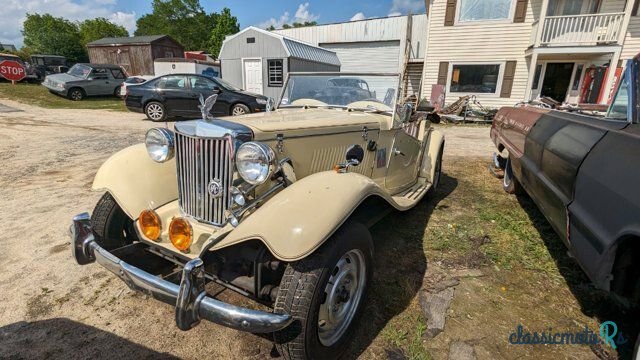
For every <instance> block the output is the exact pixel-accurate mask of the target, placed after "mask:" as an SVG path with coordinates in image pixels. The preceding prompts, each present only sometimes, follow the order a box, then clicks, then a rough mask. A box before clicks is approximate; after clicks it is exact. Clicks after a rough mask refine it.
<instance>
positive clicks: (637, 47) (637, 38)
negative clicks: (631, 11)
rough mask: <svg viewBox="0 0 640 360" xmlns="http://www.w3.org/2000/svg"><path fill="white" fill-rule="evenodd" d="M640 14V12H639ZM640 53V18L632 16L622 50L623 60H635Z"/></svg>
mask: <svg viewBox="0 0 640 360" xmlns="http://www.w3.org/2000/svg"><path fill="white" fill-rule="evenodd" d="M639 12H640V11H639ZM639 52H640V16H632V17H631V20H630V21H629V30H628V31H627V36H626V38H625V40H624V47H623V48H622V57H621V59H622V60H625V61H626V60H629V59H633V57H634V56H636V55H638V53H639Z"/></svg>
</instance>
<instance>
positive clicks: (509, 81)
mask: <svg viewBox="0 0 640 360" xmlns="http://www.w3.org/2000/svg"><path fill="white" fill-rule="evenodd" d="M515 75H516V62H515V61H507V64H506V66H505V67H504V77H503V78H502V89H501V90H500V97H502V98H508V97H511V89H512V88H513V78H514V77H515Z"/></svg>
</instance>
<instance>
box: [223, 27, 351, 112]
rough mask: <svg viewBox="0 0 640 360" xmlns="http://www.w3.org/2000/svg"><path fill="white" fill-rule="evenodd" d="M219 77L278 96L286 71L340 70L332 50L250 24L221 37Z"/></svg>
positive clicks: (242, 86)
mask: <svg viewBox="0 0 640 360" xmlns="http://www.w3.org/2000/svg"><path fill="white" fill-rule="evenodd" d="M220 62H221V63H222V78H223V79H224V80H226V81H228V82H230V83H231V84H233V85H235V86H237V87H239V88H242V89H245V90H247V91H250V92H253V93H257V94H262V95H266V96H269V97H271V98H273V99H276V100H278V99H279V97H280V94H281V92H282V87H283V86H284V81H285V79H286V78H287V74H288V73H289V72H339V71H340V60H338V56H337V55H336V53H335V52H333V51H331V50H327V49H323V48H320V47H317V46H313V45H311V44H307V43H304V42H302V41H299V40H294V39H291V38H288V37H285V36H282V35H278V34H274V33H272V32H269V31H265V30H262V29H258V28H256V27H253V26H250V27H248V28H246V29H244V30H242V31H240V32H239V33H237V34H235V35H232V36H229V37H227V38H226V39H225V40H224V43H223V44H222V48H221V49H220Z"/></svg>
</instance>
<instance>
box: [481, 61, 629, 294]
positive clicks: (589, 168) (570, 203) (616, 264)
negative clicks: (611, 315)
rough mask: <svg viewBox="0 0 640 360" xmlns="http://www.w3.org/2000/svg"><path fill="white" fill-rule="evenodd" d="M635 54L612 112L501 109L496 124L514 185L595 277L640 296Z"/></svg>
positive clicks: (507, 180)
mask: <svg viewBox="0 0 640 360" xmlns="http://www.w3.org/2000/svg"><path fill="white" fill-rule="evenodd" d="M639 61H640V60H639V58H638V57H636V58H635V59H633V60H630V61H629V63H628V65H627V67H626V69H625V72H624V75H623V77H622V79H621V80H620V85H619V87H618V90H617V93H616V95H615V97H614V99H613V102H612V104H611V106H610V107H609V111H608V113H607V116H606V117H604V118H596V117H590V116H584V115H579V114H573V113H568V112H561V111H555V110H547V109H540V108H533V107H516V108H503V109H501V110H500V111H499V112H498V113H497V115H496V117H495V119H494V121H493V126H492V128H491V138H492V140H493V141H494V143H495V145H496V146H497V148H498V151H500V152H504V153H505V154H506V155H505V156H504V157H503V156H500V155H498V156H496V157H495V164H496V166H498V167H501V168H503V169H504V178H503V187H504V189H505V191H507V192H509V193H518V192H522V191H526V193H527V194H529V196H531V198H532V199H533V201H534V202H535V203H536V204H537V205H538V207H539V208H540V210H541V212H542V213H543V214H544V216H545V217H546V218H547V220H548V221H549V223H550V224H551V226H552V227H553V229H554V230H555V231H556V233H557V234H558V236H560V238H561V239H562V241H563V242H564V243H565V245H567V246H568V248H569V252H570V253H571V255H572V256H573V257H574V258H575V259H576V260H577V261H578V263H579V264H580V265H581V266H582V268H583V269H584V271H585V272H586V273H587V275H588V276H589V278H590V279H591V280H592V281H593V282H594V283H595V285H596V286H597V287H599V288H601V289H604V290H607V291H612V292H614V293H615V294H617V295H620V296H621V297H624V298H627V299H630V300H631V301H632V302H635V303H640V266H638V258H640V217H638V214H640V191H638V184H640V171H639V170H638V167H637V166H635V163H636V159H637V156H638V154H640V111H639V110H638V109H639V107H638V106H639V105H640V104H639V103H638V99H639V98H640V86H639V85H638V79H639V78H640V76H639V69H640V62H639Z"/></svg>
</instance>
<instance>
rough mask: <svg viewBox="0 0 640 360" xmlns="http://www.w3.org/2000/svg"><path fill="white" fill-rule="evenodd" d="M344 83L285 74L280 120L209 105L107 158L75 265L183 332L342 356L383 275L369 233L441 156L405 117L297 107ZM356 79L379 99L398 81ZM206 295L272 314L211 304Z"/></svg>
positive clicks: (362, 105) (401, 109)
mask: <svg viewBox="0 0 640 360" xmlns="http://www.w3.org/2000/svg"><path fill="white" fill-rule="evenodd" d="M339 76H343V75H341V74H325V73H320V74H306V73H305V74H290V76H289V78H288V81H286V83H285V90H284V91H285V93H287V94H288V95H287V96H288V99H289V101H288V102H287V103H286V104H280V106H279V107H278V109H276V110H274V111H272V112H269V113H259V114H250V115H244V116H238V117H233V118H227V119H226V120H222V119H216V118H214V117H213V116H211V115H210V111H209V109H207V108H206V105H205V106H203V119H202V120H194V121H187V122H178V123H175V127H174V130H173V131H172V130H169V129H167V128H155V129H151V130H149V131H148V132H147V135H146V139H145V143H144V144H139V145H134V146H132V147H129V148H126V149H124V150H122V151H120V152H119V153H117V154H115V155H113V157H111V158H110V159H109V160H107V162H106V163H104V164H103V165H102V167H101V168H100V169H99V170H98V173H97V174H96V178H95V180H94V183H93V189H94V190H96V191H101V192H104V195H103V197H102V199H101V200H100V201H99V202H98V204H97V205H96V208H95V209H94V211H93V215H91V216H90V215H89V214H88V213H85V214H81V215H78V216H76V217H75V218H74V220H73V227H72V229H73V231H72V239H73V253H74V256H75V259H76V261H77V262H78V263H79V264H81V265H84V264H88V263H91V262H94V261H96V262H97V263H99V264H101V265H102V266H104V267H105V268H107V269H108V270H109V271H111V272H113V273H115V274H116V275H117V276H119V277H120V278H121V279H122V280H124V281H125V282H126V283H127V284H128V285H129V286H130V287H131V288H133V289H135V290H140V291H143V292H144V293H146V294H150V295H152V296H153V297H155V298H156V299H158V300H161V301H164V302H166V303H168V304H171V305H173V306H175V319H176V323H177V326H178V327H179V328H180V329H182V330H189V329H191V328H192V327H194V326H195V325H197V324H198V322H199V321H201V320H209V321H212V322H215V323H218V324H220V325H224V326H228V327H231V328H234V329H237V330H242V331H249V332H253V333H273V339H274V342H275V345H276V348H277V349H278V351H279V352H280V353H281V354H282V355H283V356H284V358H287V359H306V358H326V359H334V358H337V357H338V356H339V355H340V354H341V353H342V352H343V350H344V349H345V347H346V346H347V345H348V343H349V341H350V340H351V339H352V334H353V331H352V329H353V327H354V326H355V323H356V319H357V318H358V315H359V314H360V313H361V312H362V309H363V303H364V299H365V295H366V292H367V288H368V285H369V284H370V281H371V276H372V273H373V271H374V263H373V244H372V239H371V235H370V234H369V230H368V226H371V225H373V224H374V223H376V222H377V221H378V220H379V219H381V218H382V217H383V216H384V215H385V214H387V213H388V211H390V210H392V209H397V210H402V211H404V210H409V209H411V208H413V207H414V206H415V205H416V204H418V202H419V201H420V200H421V199H423V197H424V196H425V195H426V194H427V193H430V192H431V191H432V190H433V189H435V188H436V187H437V186H438V183H439V179H440V173H441V162H442V154H443V150H444V136H443V135H442V134H441V133H440V132H439V131H437V130H434V129H433V128H432V127H431V125H430V123H429V122H427V121H423V120H419V119H418V120H414V122H412V116H411V115H412V109H411V108H412V106H411V105H410V104H406V105H397V106H396V104H395V103H393V104H391V106H389V105H385V104H384V103H383V102H382V99H371V100H368V101H360V100H359V99H358V98H357V97H356V98H354V101H353V102H352V103H349V104H347V105H336V104H331V103H323V102H321V101H320V100H318V99H313V98H307V97H305V95H301V96H297V95H296V94H297V93H296V92H295V89H294V87H295V86H294V84H296V83H297V84H300V83H305V84H306V89H311V90H313V88H314V87H315V92H316V93H317V92H321V91H322V89H323V88H324V87H326V86H327V78H328V77H339ZM349 76H359V77H361V78H363V80H367V81H368V82H369V83H370V84H371V83H373V80H375V83H377V84H379V90H381V91H378V93H379V94H385V93H386V87H387V86H388V85H387V84H390V85H391V86H397V84H398V76H397V75H394V76H389V75H374V74H361V75H358V74H351V75H349ZM169 80H171V81H174V78H171V79H167V80H165V81H169ZM181 81H185V82H187V80H186V79H181ZM189 83H190V82H189ZM314 84H315V85H314ZM136 88H137V87H136ZM163 89H164V88H163ZM132 90H133V89H132ZM223 91H224V90H223ZM347 96H348V94H347ZM211 99H213V98H211ZM206 103H207V104H209V105H211V102H210V101H207V102H206ZM414 130H415V131H414ZM381 271H384V269H382V270H381ZM208 282H214V283H217V284H219V285H222V286H225V287H227V288H229V289H231V290H233V291H236V292H238V293H240V294H242V295H244V296H247V297H249V298H251V299H253V300H255V301H257V302H259V303H262V304H264V305H267V306H270V307H271V308H272V309H273V311H263V310H251V309H247V308H242V307H239V306H236V305H233V304H229V303H224V302H222V301H220V300H217V299H216V298H214V296H212V295H210V294H209V293H207V291H206V289H205V285H206V284H207V283H208ZM148 320H149V321H154V320H153V319H148Z"/></svg>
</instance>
